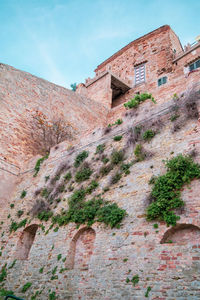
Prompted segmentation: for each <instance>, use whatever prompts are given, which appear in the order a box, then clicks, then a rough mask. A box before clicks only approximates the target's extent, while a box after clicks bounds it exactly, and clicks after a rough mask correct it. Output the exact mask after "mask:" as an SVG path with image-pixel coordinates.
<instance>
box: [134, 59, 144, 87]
mask: <svg viewBox="0 0 200 300" xmlns="http://www.w3.org/2000/svg"><path fill="white" fill-rule="evenodd" d="M142 82H145V64H142V65H139V66H137V67H135V85H137V84H139V83H142Z"/></svg>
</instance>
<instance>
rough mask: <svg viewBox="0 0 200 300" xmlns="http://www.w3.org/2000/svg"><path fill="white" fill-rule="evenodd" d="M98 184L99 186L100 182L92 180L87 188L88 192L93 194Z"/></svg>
mask: <svg viewBox="0 0 200 300" xmlns="http://www.w3.org/2000/svg"><path fill="white" fill-rule="evenodd" d="M98 186H99V184H98V182H97V181H95V180H92V181H91V183H90V185H89V186H88V187H87V188H86V190H85V192H86V194H91V193H92V192H93V191H94V190H95V189H96V188H97V187H98Z"/></svg>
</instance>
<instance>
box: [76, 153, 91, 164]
mask: <svg viewBox="0 0 200 300" xmlns="http://www.w3.org/2000/svg"><path fill="white" fill-rule="evenodd" d="M88 155H89V152H87V151H83V152H81V153H79V154H78V155H77V156H76V158H75V162H74V167H75V168H78V167H79V166H80V165H81V163H82V162H83V161H84V160H85V159H86V158H87V157H88Z"/></svg>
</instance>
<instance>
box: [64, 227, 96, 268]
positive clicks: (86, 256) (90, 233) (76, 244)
mask: <svg viewBox="0 0 200 300" xmlns="http://www.w3.org/2000/svg"><path fill="white" fill-rule="evenodd" d="M95 236H96V233H95V231H94V229H92V228H82V229H80V230H79V231H78V232H77V233H76V235H75V236H74V238H73V239H72V241H71V245H70V251H69V255H68V260H67V261H68V262H67V267H69V268H70V269H73V268H75V269H82V270H87V269H88V265H89V261H90V258H91V255H92V253H93V248H94V240H95Z"/></svg>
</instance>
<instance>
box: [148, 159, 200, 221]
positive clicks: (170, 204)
mask: <svg viewBox="0 0 200 300" xmlns="http://www.w3.org/2000/svg"><path fill="white" fill-rule="evenodd" d="M165 166H166V168H167V172H166V173H165V174H164V175H161V176H158V177H157V178H156V179H155V181H154V186H153V189H152V193H151V196H152V198H153V203H151V204H150V205H149V207H148V208H147V220H149V221H150V220H155V219H159V220H164V221H165V222H166V223H167V225H172V226H174V225H176V221H177V220H179V219H180V217H179V216H177V215H176V214H175V212H174V210H175V209H177V208H179V207H182V206H184V202H183V200H182V199H181V189H182V187H183V186H184V185H185V184H189V183H190V182H191V180H193V179H195V178H200V165H199V164H197V163H195V162H194V161H193V160H192V158H191V157H190V156H183V155H182V154H179V155H178V156H176V157H174V158H172V159H170V160H166V161H165Z"/></svg>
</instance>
